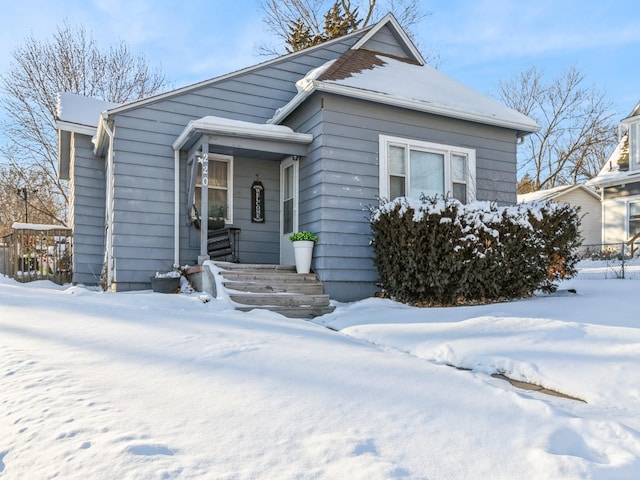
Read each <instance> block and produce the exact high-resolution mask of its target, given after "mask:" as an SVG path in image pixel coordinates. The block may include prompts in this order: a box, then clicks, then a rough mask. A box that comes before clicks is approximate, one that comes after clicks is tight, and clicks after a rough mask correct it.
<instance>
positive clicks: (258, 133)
mask: <svg viewBox="0 0 640 480" xmlns="http://www.w3.org/2000/svg"><path fill="white" fill-rule="evenodd" d="M198 133H209V134H218V135H228V136H241V137H244V138H260V139H265V140H279V141H283V142H289V143H300V144H308V143H311V142H312V141H313V135H311V134H308V133H297V132H294V131H293V130H292V129H291V128H289V127H287V126H284V125H272V124H266V123H252V122H245V121H241V120H231V119H229V118H223V117H216V116H213V115H210V116H207V117H203V118H200V119H198V120H192V121H190V122H189V123H188V124H187V126H186V128H185V129H184V130H183V131H182V133H181V134H180V136H179V137H178V138H177V139H176V141H175V142H174V143H173V148H174V149H181V148H184V147H185V146H188V144H189V141H190V140H191V139H192V138H193V137H194V135H197V134H198Z"/></svg>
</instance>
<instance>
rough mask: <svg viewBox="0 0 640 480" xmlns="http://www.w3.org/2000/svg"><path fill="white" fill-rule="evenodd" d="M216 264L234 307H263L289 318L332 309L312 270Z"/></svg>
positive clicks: (303, 316)
mask: <svg viewBox="0 0 640 480" xmlns="http://www.w3.org/2000/svg"><path fill="white" fill-rule="evenodd" d="M216 265H217V266H218V268H219V269H220V275H221V276H222V282H221V283H222V286H223V287H224V288H225V289H226V290H227V293H228V295H229V299H230V300H231V301H233V302H234V303H235V304H236V309H237V310H241V311H249V310H254V309H266V310H270V311H273V312H277V313H280V314H282V315H285V316H287V317H291V318H313V317H317V316H320V315H324V314H326V313H330V312H332V311H333V310H334V309H335V307H334V306H333V305H330V298H329V295H326V294H325V293H324V287H323V285H322V281H320V279H319V278H318V276H317V275H316V274H315V273H309V274H298V273H296V270H295V267H294V266H291V265H262V264H238V263H229V262H216Z"/></svg>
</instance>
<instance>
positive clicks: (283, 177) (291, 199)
mask: <svg viewBox="0 0 640 480" xmlns="http://www.w3.org/2000/svg"><path fill="white" fill-rule="evenodd" d="M297 230H298V162H296V161H294V160H293V158H292V157H288V158H286V159H284V160H283V161H282V163H280V264H281V265H294V264H295V259H294V257H293V245H292V243H291V241H290V240H289V235H291V233H293V232H295V231H297Z"/></svg>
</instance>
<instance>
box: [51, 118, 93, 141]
mask: <svg viewBox="0 0 640 480" xmlns="http://www.w3.org/2000/svg"><path fill="white" fill-rule="evenodd" d="M56 128H57V129H58V130H63V131H65V132H73V133H80V134H82V135H89V136H90V137H92V136H93V135H95V134H96V127H92V126H89V125H82V124H79V123H72V122H65V121H63V120H56Z"/></svg>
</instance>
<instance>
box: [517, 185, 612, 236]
mask: <svg viewBox="0 0 640 480" xmlns="http://www.w3.org/2000/svg"><path fill="white" fill-rule="evenodd" d="M547 200H552V201H554V202H556V203H566V204H569V205H571V206H572V207H580V211H579V212H578V215H579V216H580V219H581V220H580V234H581V235H582V247H583V248H589V246H594V245H599V244H600V243H601V242H602V214H601V209H602V208H601V206H600V195H598V193H596V191H595V190H594V189H593V188H591V187H587V186H585V185H563V186H560V187H555V188H549V189H546V190H538V191H536V192H531V193H525V194H523V195H518V203H528V202H533V201H547Z"/></svg>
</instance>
